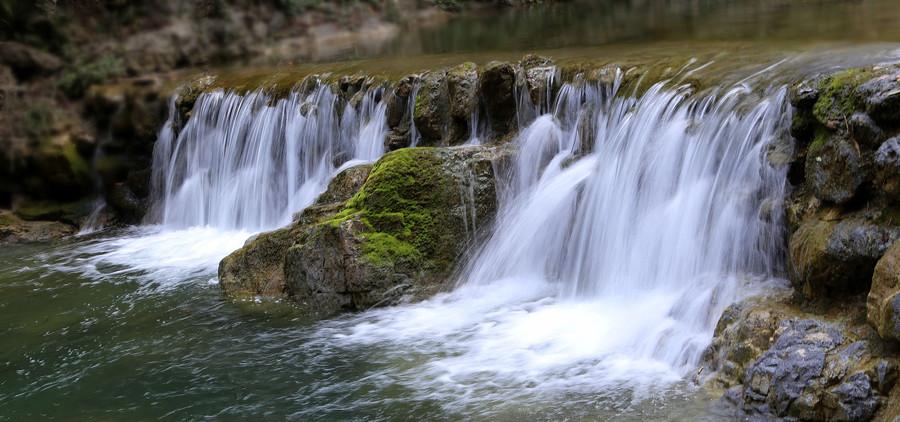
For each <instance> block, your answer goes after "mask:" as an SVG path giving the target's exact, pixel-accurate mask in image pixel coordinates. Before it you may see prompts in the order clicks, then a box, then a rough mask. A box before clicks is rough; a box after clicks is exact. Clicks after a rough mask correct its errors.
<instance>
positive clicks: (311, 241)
mask: <svg viewBox="0 0 900 422" xmlns="http://www.w3.org/2000/svg"><path fill="white" fill-rule="evenodd" d="M497 158H498V153H497V151H496V150H493V149H488V148H483V147H456V148H412V149H402V150H398V151H395V152H392V153H389V154H388V155H386V156H385V157H384V158H382V159H381V160H379V162H378V163H376V165H375V168H374V169H373V170H372V173H371V174H370V175H369V178H368V179H367V180H366V183H365V184H364V185H363V186H362V188H361V189H360V191H359V192H358V193H357V194H356V195H355V196H354V197H353V198H351V199H350V200H349V201H348V202H347V204H346V206H345V207H344V208H343V209H342V210H341V211H340V212H339V213H338V214H336V215H334V216H333V217H331V218H330V219H328V220H325V221H322V222H320V223H318V224H314V225H311V226H309V227H307V228H306V229H305V230H304V233H303V234H302V235H301V237H300V240H298V242H297V243H296V244H295V245H294V246H292V247H291V248H290V250H289V251H288V253H287V256H286V258H285V274H286V282H287V287H288V291H289V295H290V296H291V297H293V298H294V300H295V301H297V302H298V303H301V304H303V305H304V306H306V307H308V309H310V310H311V311H313V312H316V313H320V314H328V313H333V312H337V311H340V310H363V309H367V308H370V307H373V306H383V305H389V304H394V303H397V302H398V301H402V300H415V299H421V298H425V297H428V296H430V295H432V294H434V293H435V292H437V291H439V290H440V289H441V288H442V287H443V286H444V282H445V281H447V279H448V277H449V275H450V272H451V271H452V269H453V268H454V266H455V263H456V261H457V258H458V257H459V256H460V254H461V253H462V252H463V251H464V250H465V247H466V246H467V245H469V244H470V242H471V241H472V240H473V239H474V236H475V231H476V227H477V224H479V222H481V224H484V223H485V222H486V221H490V219H491V218H492V217H493V214H494V212H495V208H496V192H495V185H494V175H493V161H494V160H495V159H497Z"/></svg>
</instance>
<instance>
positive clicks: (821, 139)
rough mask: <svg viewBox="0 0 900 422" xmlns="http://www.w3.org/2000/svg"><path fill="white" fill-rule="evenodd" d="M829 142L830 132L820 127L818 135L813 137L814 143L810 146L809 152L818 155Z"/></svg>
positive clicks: (817, 130)
mask: <svg viewBox="0 0 900 422" xmlns="http://www.w3.org/2000/svg"><path fill="white" fill-rule="evenodd" d="M827 141H828V131H826V130H825V129H824V128H822V127H819V128H817V129H816V133H815V135H814V136H813V141H812V142H811V143H810V144H809V152H811V153H816V152H817V151H819V150H821V149H822V147H824V146H825V142H827Z"/></svg>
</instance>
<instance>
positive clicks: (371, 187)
mask: <svg viewBox="0 0 900 422" xmlns="http://www.w3.org/2000/svg"><path fill="white" fill-rule="evenodd" d="M684 66H685V63H683V62H679V63H668V62H660V63H656V64H653V65H633V66H627V67H623V66H619V65H600V64H573V65H560V66H557V65H555V64H554V63H553V62H552V61H551V60H550V59H547V58H544V57H540V56H534V55H530V56H526V57H525V58H523V59H522V60H521V61H520V62H518V63H508V62H490V63H487V64H485V65H483V66H477V65H476V64H474V63H463V64H460V65H457V66H453V67H450V68H446V69H440V70H431V71H425V72H421V73H416V74H411V75H403V76H395V77H390V76H369V75H364V74H359V73H354V74H350V75H340V74H329V73H324V74H323V73H315V74H302V73H299V74H292V73H278V72H275V73H268V74H261V75H260V74H256V75H254V74H250V75H248V74H232V75H223V76H221V77H217V78H213V77H201V78H197V79H196V80H194V81H193V82H192V83H190V84H188V85H186V86H185V87H183V88H182V90H181V93H180V94H179V96H178V98H177V100H176V101H175V108H176V110H177V112H176V117H175V126H176V127H179V126H182V125H183V124H184V122H186V121H187V120H188V119H190V118H191V113H192V110H193V109H194V104H195V102H196V101H197V99H198V98H199V97H200V96H201V95H203V93H206V92H211V91H216V90H222V89H227V90H230V91H232V92H237V93H241V92H255V91H259V90H262V91H263V92H265V93H266V94H267V95H269V98H270V99H271V101H278V100H279V99H280V98H285V97H286V96H288V95H292V94H297V93H300V95H301V96H302V95H304V93H309V92H312V91H313V90H315V89H317V88H319V87H321V86H322V85H323V84H324V85H327V86H330V87H331V91H332V92H336V93H338V95H339V96H340V98H341V99H342V100H341V102H342V103H343V104H347V105H349V106H351V107H352V106H354V105H356V104H358V103H360V102H361V101H362V98H363V97H364V96H365V95H367V94H368V93H371V92H373V90H378V91H377V92H379V94H378V95H379V97H380V98H379V101H383V102H384V103H385V104H386V112H385V113H386V121H387V123H386V125H387V131H386V134H385V136H384V141H383V142H384V150H385V151H386V154H385V155H384V156H383V157H382V158H381V159H380V160H378V161H377V162H375V163H374V165H371V164H364V165H359V166H354V167H351V168H349V169H346V170H344V171H342V172H340V173H339V174H338V175H337V176H336V177H334V179H333V180H332V181H331V183H330V184H329V185H328V188H327V190H326V191H325V193H323V194H322V195H321V196H320V197H319V198H318V200H317V201H316V202H315V203H314V204H313V205H312V206H310V207H308V208H306V209H305V210H303V211H302V212H300V213H299V214H298V215H296V216H295V219H294V222H293V223H291V224H290V225H289V226H287V227H285V228H282V229H278V230H275V231H272V232H268V233H263V234H260V235H257V236H255V237H254V238H252V239H250V240H249V241H248V242H247V243H246V245H245V246H244V247H243V248H242V249H240V250H238V251H236V252H234V253H233V254H231V255H230V256H228V257H227V258H225V259H224V260H223V261H222V262H221V265H220V267H219V280H220V284H221V286H222V288H223V289H224V291H225V292H226V294H228V295H229V296H232V297H238V298H253V299H275V300H286V301H289V302H293V303H296V304H299V305H300V307H301V308H302V309H303V310H304V312H307V313H309V314H312V315H319V316H323V315H328V314H333V313H335V312H339V311H347V310H350V311H359V310H365V309H369V308H371V307H374V306H387V305H392V304H396V303H400V302H404V301H409V300H416V299H423V298H426V297H428V296H429V295H431V294H433V293H435V292H438V291H440V290H442V289H446V288H448V287H450V286H448V283H450V282H451V281H450V280H451V279H452V277H451V274H452V271H453V270H454V269H456V268H457V266H458V265H457V264H458V263H459V261H460V259H462V258H463V257H464V256H465V254H466V252H467V251H468V250H469V249H472V248H474V247H475V246H476V244H475V241H476V239H477V238H478V236H479V235H480V234H482V232H483V231H484V229H486V228H490V223H491V221H492V220H493V218H494V214H495V212H496V210H497V208H498V199H497V198H498V195H501V194H502V190H503V187H504V186H503V185H504V181H505V179H506V176H507V172H506V170H505V169H506V167H507V166H508V162H509V158H510V157H511V156H512V155H513V154H515V146H514V145H512V144H511V143H510V140H511V139H512V138H513V137H514V136H515V134H516V133H517V132H518V130H519V128H520V122H521V124H524V123H527V122H530V121H531V120H533V119H534V118H535V117H537V116H538V115H539V114H542V113H547V112H550V111H551V110H552V109H554V108H558V107H560V106H559V105H557V104H554V102H555V101H556V99H557V97H558V93H559V91H560V90H561V89H563V87H564V86H565V85H567V84H568V85H573V84H574V85H585V84H590V85H596V86H607V87H610V89H612V87H613V86H615V90H614V91H615V92H618V93H623V94H622V95H633V96H639V95H640V94H641V93H642V92H643V91H644V90H647V89H648V88H649V87H650V86H652V85H653V84H654V83H656V82H660V81H663V80H666V79H668V78H673V77H675V76H677V73H678V72H679V70H680V69H683V68H684ZM679 82H680V83H682V84H686V86H691V87H693V89H697V88H698V87H699V82H697V81H696V80H693V79H687V78H685V79H683V80H679ZM625 93H627V94H625ZM616 95H618V94H616ZM337 108H341V106H338V107H337ZM301 112H303V111H302V110H301ZM590 124H591V122H590V119H583V122H582V123H581V126H580V132H581V133H582V134H583V140H582V142H581V146H580V147H579V148H580V150H579V152H578V154H583V153H586V152H589V150H590V148H591V145H592V142H593V140H592V138H593V133H592V132H593V131H592V130H591V128H590ZM410 147H415V148H410Z"/></svg>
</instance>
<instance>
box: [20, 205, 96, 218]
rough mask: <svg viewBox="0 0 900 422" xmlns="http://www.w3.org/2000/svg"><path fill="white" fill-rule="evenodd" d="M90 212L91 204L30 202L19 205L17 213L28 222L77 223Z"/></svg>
mask: <svg viewBox="0 0 900 422" xmlns="http://www.w3.org/2000/svg"><path fill="white" fill-rule="evenodd" d="M89 212H90V203H89V202H84V201H78V202H65V203H59V202H49V201H34V202H32V201H28V202H23V203H21V204H19V205H18V206H17V207H16V209H15V213H16V215H18V216H19V217H21V218H22V219H23V220H27V221H66V222H69V223H77V222H78V220H79V219H80V218H81V217H83V216H85V215H87V213H89Z"/></svg>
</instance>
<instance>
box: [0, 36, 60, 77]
mask: <svg viewBox="0 0 900 422" xmlns="http://www.w3.org/2000/svg"><path fill="white" fill-rule="evenodd" d="M0 64H2V65H5V66H9V67H10V68H11V69H12V71H13V73H15V75H16V77H17V78H19V79H20V80H24V79H29V78H33V77H36V76H46V75H50V74H53V73H54V72H57V71H59V70H60V69H61V68H62V67H63V61H62V60H60V59H59V57H56V56H55V55H53V54H50V53H48V52H45V51H41V50H38V49H36V48H34V47H30V46H27V45H25V44H21V43H17V42H13V41H4V42H0Z"/></svg>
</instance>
